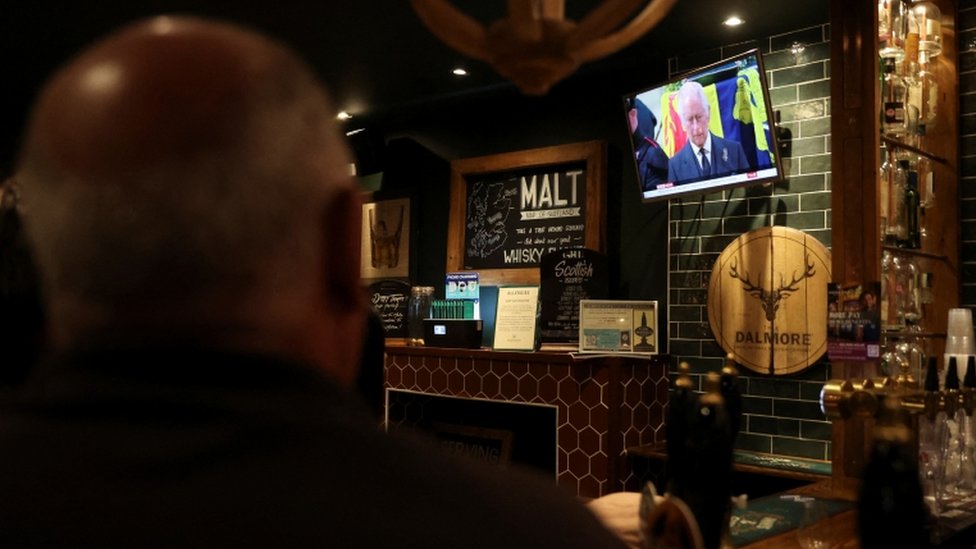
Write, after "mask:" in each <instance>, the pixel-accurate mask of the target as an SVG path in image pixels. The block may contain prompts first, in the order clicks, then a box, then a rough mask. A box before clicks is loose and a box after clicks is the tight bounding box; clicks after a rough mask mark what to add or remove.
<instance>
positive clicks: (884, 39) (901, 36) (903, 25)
mask: <svg viewBox="0 0 976 549" xmlns="http://www.w3.org/2000/svg"><path fill="white" fill-rule="evenodd" d="M907 31H908V10H907V9H906V6H905V4H904V2H902V0H880V1H879V2H878V52H879V53H880V54H881V56H882V57H891V58H893V59H895V61H900V60H901V59H902V58H904V57H905V35H906V34H907Z"/></svg>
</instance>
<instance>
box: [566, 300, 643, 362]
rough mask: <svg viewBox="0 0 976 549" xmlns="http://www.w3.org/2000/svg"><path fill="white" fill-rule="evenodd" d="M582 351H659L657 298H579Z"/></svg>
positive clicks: (636, 352) (624, 352)
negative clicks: (643, 299) (655, 299)
mask: <svg viewBox="0 0 976 549" xmlns="http://www.w3.org/2000/svg"><path fill="white" fill-rule="evenodd" d="M579 352H581V353H621V354H644V355H655V354H657V352H658V351H657V301H618V300H611V299H583V300H580V314H579Z"/></svg>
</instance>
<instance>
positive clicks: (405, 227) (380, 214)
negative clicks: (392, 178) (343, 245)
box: [360, 194, 412, 281]
mask: <svg viewBox="0 0 976 549" xmlns="http://www.w3.org/2000/svg"><path fill="white" fill-rule="evenodd" d="M362 215H363V217H362V235H361V245H360V250H361V253H360V278H362V279H363V280H367V281H375V280H381V279H390V278H395V279H401V280H407V279H409V278H410V247H411V246H410V237H411V234H410V233H411V230H410V228H411V226H412V222H411V219H410V217H411V216H410V198H409V197H399V198H389V199H377V198H376V196H375V195H372V194H370V195H365V196H364V199H363V204H362Z"/></svg>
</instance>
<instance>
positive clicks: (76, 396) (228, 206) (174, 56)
mask: <svg viewBox="0 0 976 549" xmlns="http://www.w3.org/2000/svg"><path fill="white" fill-rule="evenodd" d="M335 54H336V55H341V52H336V53H335ZM23 143H24V145H23V151H22V155H21V164H20V166H19V172H18V177H19V179H20V181H21V186H22V192H23V199H24V203H25V211H26V214H25V222H26V224H27V229H28V235H29V237H30V240H31V244H32V245H33V246H34V248H35V252H36V254H37V259H38V264H39V269H40V271H41V275H42V278H43V280H44V283H45V292H46V293H45V296H46V301H47V303H46V305H47V307H48V310H49V315H50V323H51V325H50V330H51V337H52V338H53V344H54V352H53V353H52V355H51V356H50V357H48V359H47V360H45V361H44V362H43V363H42V364H41V365H40V366H39V367H38V368H37V370H36V372H35V374H34V376H33V378H32V379H31V380H30V381H29V382H28V383H27V386H26V387H25V388H24V390H23V391H22V393H21V395H20V397H19V399H18V400H17V401H15V402H6V403H4V404H3V408H2V417H0V494H2V497H0V547H99V548H110V547H140V548H146V547H208V548H211V547H235V548H242V547H276V548H278V547H343V548H345V547H387V546H398V547H533V548H543V547H560V548H567V547H588V548H597V547H615V546H617V545H618V544H619V543H620V542H619V540H618V539H617V538H616V537H614V536H613V535H612V534H610V533H609V532H608V531H607V530H605V529H604V528H603V527H602V526H601V525H600V524H599V523H598V522H597V520H596V519H595V518H594V517H593V515H591V514H590V513H589V512H588V511H586V510H585V509H584V508H583V507H582V506H581V505H580V504H579V503H578V502H577V501H576V500H575V499H574V498H573V497H572V496H571V495H569V494H565V493H562V492H560V491H559V490H558V489H557V488H556V486H555V483H554V480H553V479H552V478H539V477H536V476H534V475H533V474H529V473H526V472H522V471H499V470H497V469H489V468H481V467H480V466H479V465H476V464H473V463H462V462H459V461H455V460H454V459H453V458H449V457H447V456H446V455H442V454H441V453H440V452H439V451H438V450H437V449H436V447H434V446H432V445H428V443H427V442H425V441H421V440H415V439H413V438H409V437H405V436H402V435H387V434H385V433H382V432H380V431H379V430H378V429H376V427H375V420H374V419H373V417H372V415H371V414H370V412H369V410H368V409H367V408H366V407H365V406H364V405H363V404H362V402H361V401H360V400H358V398H357V397H355V396H354V395H353V394H352V393H351V392H349V389H348V387H349V385H350V384H351V382H352V380H353V379H354V378H355V374H356V372H355V370H356V365H357V364H358V362H359V361H358V353H359V350H360V344H359V342H360V341H361V338H362V327H363V326H364V325H365V316H364V315H365V310H366V309H365V302H364V297H363V295H362V293H361V289H360V281H359V257H358V256H359V245H360V244H359V242H360V241H359V225H360V218H361V213H360V212H361V210H360V203H359V195H358V191H357V190H356V188H355V187H354V184H353V181H352V179H351V178H350V177H348V176H347V173H348V171H347V165H348V162H349V156H348V153H347V151H346V149H345V145H344V144H343V142H342V141H341V138H340V136H339V133H338V129H337V128H336V127H335V124H334V122H333V110H332V108H331V107H330V105H329V103H328V100H327V97H326V95H325V92H324V91H323V89H322V87H321V86H320V85H319V84H318V83H317V82H316V80H315V78H314V77H313V76H312V74H311V72H310V70H309V69H308V68H307V67H306V66H305V65H304V64H303V63H302V62H301V61H299V60H298V58H297V57H296V56H295V55H294V54H293V53H291V52H289V51H288V50H287V49H286V48H284V47H283V46H281V45H279V44H277V43H275V42H274V41H272V40H270V39H267V38H265V37H262V36H261V35H258V34H256V33H253V32H251V31H248V30H245V29H242V28H239V27H236V26H233V25H230V24H226V23H220V22H214V21H208V20H201V19H193V18H171V17H160V18H156V19H152V20H149V21H144V22H139V23H136V24H133V25H130V26H128V27H126V28H124V29H122V30H120V31H118V32H116V33H115V34H112V35H110V36H109V37H107V38H105V39H104V40H102V41H100V42H98V43H96V44H95V45H93V46H92V47H90V48H89V49H87V50H86V51H84V52H82V53H81V54H80V55H79V56H78V57H76V58H75V59H73V60H72V61H71V62H70V63H69V64H68V65H67V66H66V67H64V68H62V69H61V70H60V71H59V72H57V73H56V74H55V75H54V76H53V77H52V78H51V79H50V80H49V82H48V83H47V84H46V85H45V87H44V88H43V90H42V91H41V93H40V95H39V97H38V99H37V101H36V103H35V106H34V109H33V112H32V115H31V118H30V122H29V124H28V127H27V129H26V134H25V136H24V141H23Z"/></svg>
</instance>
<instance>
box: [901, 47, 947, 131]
mask: <svg viewBox="0 0 976 549" xmlns="http://www.w3.org/2000/svg"><path fill="white" fill-rule="evenodd" d="M930 58H931V56H930V55H929V54H927V53H924V52H922V53H920V54H919V62H918V63H917V64H915V65H914V66H913V68H912V69H911V70H910V71H909V78H910V79H911V85H910V86H909V92H908V94H909V103H910V104H913V105H914V108H915V109H917V111H918V121H917V123H916V130H915V131H916V133H917V134H918V137H919V141H920V142H921V141H922V140H924V138H925V135H926V134H927V133H929V132H931V131H932V130H933V129H935V128H936V120H937V116H938V111H939V109H938V106H939V83H938V81H937V80H936V79H935V74H934V73H933V72H932V69H933V66H932V64H931V63H930V62H929V59H930ZM920 146H921V144H920Z"/></svg>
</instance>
